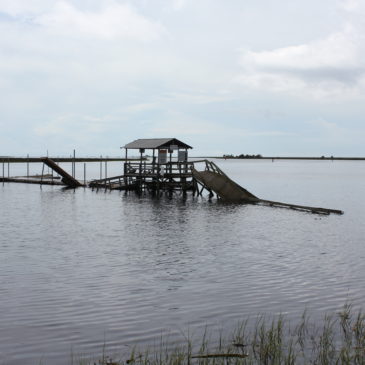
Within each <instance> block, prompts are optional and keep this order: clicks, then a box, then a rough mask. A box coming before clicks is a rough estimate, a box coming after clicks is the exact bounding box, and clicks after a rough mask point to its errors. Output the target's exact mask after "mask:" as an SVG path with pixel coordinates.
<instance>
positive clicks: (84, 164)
mask: <svg viewBox="0 0 365 365" xmlns="http://www.w3.org/2000/svg"><path fill="white" fill-rule="evenodd" d="M52 171H53V170H52ZM84 187H86V162H84Z"/></svg>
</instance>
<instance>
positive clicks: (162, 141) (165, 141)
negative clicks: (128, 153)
mask: <svg viewBox="0 0 365 365" xmlns="http://www.w3.org/2000/svg"><path fill="white" fill-rule="evenodd" d="M172 145H175V146H178V147H180V148H193V147H191V146H189V145H187V144H186V143H184V142H181V141H179V140H178V139H176V138H149V139H136V140H135V141H133V142H131V143H128V144H126V145H125V146H124V148H128V149H139V148H145V149H157V148H168V147H169V146H172Z"/></svg>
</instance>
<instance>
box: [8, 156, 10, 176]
mask: <svg viewBox="0 0 365 365" xmlns="http://www.w3.org/2000/svg"><path fill="white" fill-rule="evenodd" d="M9 177H10V160H9V159H8V178H9Z"/></svg>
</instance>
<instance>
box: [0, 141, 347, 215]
mask: <svg viewBox="0 0 365 365" xmlns="http://www.w3.org/2000/svg"><path fill="white" fill-rule="evenodd" d="M121 148H124V150H125V162H124V165H123V171H122V172H123V173H122V174H121V175H118V176H112V177H107V178H104V179H98V180H92V181H90V182H89V183H86V181H84V184H81V183H80V182H79V181H78V180H76V178H75V176H74V174H73V175H72V176H71V175H69V174H68V173H67V172H66V171H65V170H63V169H62V168H61V167H60V166H59V165H57V164H56V163H55V162H54V161H53V160H51V159H50V158H48V157H47V158H46V157H45V158H42V159H41V160H42V162H43V164H44V165H46V166H48V167H49V168H51V169H52V170H53V171H55V172H56V173H57V174H58V175H60V176H61V178H62V179H61V182H62V183H63V184H64V185H66V186H68V187H70V188H76V187H79V186H88V187H90V188H93V189H104V190H126V191H129V190H134V191H136V192H138V193H141V192H143V191H146V192H149V193H151V194H154V195H160V194H161V193H164V192H166V193H169V194H171V195H173V193H174V192H178V193H181V194H182V195H183V196H185V195H186V194H187V193H188V192H192V195H193V196H194V195H202V193H203V191H204V190H206V191H207V192H208V194H209V198H212V197H213V196H214V195H216V197H217V199H218V200H221V201H224V202H228V203H246V204H260V205H267V206H272V207H282V208H290V209H295V210H301V211H307V212H311V213H317V214H330V213H335V214H343V212H342V211H341V210H337V209H327V208H319V207H309V206H304V205H295V204H288V203H281V202H275V201H270V200H263V199H260V198H258V197H257V196H255V195H254V194H252V193H251V192H249V191H248V190H246V189H245V188H243V187H242V186H240V185H239V184H237V183H236V182H234V181H233V180H231V179H230V178H229V177H228V176H227V175H226V174H225V173H224V172H223V171H222V170H221V169H220V168H219V167H218V166H217V165H216V164H215V163H214V162H213V161H209V160H206V159H204V160H197V159H195V160H189V158H188V152H189V150H191V149H192V147H191V146H189V145H188V144H186V143H184V142H182V141H180V140H178V139H177V138H152V139H137V140H135V141H133V142H131V143H128V144H126V145H125V146H123V147H121ZM130 150H132V151H134V152H136V151H138V153H139V159H137V160H136V159H135V158H134V159H133V160H130V159H128V152H129V151H130ZM42 176H43V172H42ZM52 176H53V175H52ZM2 180H3V182H4V181H9V182H10V181H11V180H10V179H5V178H4V176H3V179H2ZM12 181H13V182H27V181H26V180H24V179H22V180H21V181H20V180H16V179H15V180H14V179H13V180H12ZM29 183H34V180H29ZM43 183H44V182H43ZM49 183H52V184H53V179H52V181H51V182H49ZM40 184H42V179H41V181H40ZM58 184H59V183H58Z"/></svg>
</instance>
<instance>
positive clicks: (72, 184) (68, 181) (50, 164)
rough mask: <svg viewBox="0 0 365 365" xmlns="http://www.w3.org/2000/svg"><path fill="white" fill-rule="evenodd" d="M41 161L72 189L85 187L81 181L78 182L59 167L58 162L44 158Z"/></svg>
mask: <svg viewBox="0 0 365 365" xmlns="http://www.w3.org/2000/svg"><path fill="white" fill-rule="evenodd" d="M41 161H42V162H43V163H44V164H45V165H47V166H48V167H50V168H51V169H52V170H53V171H55V172H56V173H57V174H58V175H60V176H62V180H61V181H62V182H63V183H64V184H65V185H67V186H68V187H70V188H77V187H79V186H83V185H82V184H81V183H80V182H79V181H77V180H76V179H75V178H74V177H72V176H71V175H70V174H68V173H67V172H66V171H65V170H64V169H62V168H61V167H59V166H58V165H57V164H56V162H54V161H53V160H51V159H50V158H48V157H42V158H41Z"/></svg>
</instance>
